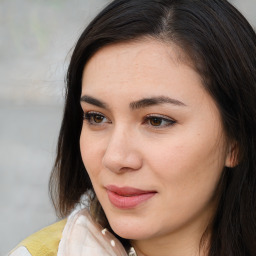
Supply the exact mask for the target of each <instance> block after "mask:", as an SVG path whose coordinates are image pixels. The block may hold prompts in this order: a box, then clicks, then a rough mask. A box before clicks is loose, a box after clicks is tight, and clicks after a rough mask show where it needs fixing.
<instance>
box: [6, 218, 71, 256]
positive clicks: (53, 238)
mask: <svg viewBox="0 0 256 256" xmlns="http://www.w3.org/2000/svg"><path fill="white" fill-rule="evenodd" d="M66 222H67V220H66V219H64V220H62V221H59V222H57V223H55V224H53V225H50V226H48V227H46V228H44V229H42V230H40V231H38V232H36V233H35V234H33V235H31V236H29V237H28V238H26V239H25V240H24V241H22V242H21V243H20V244H19V245H18V246H17V247H16V249H14V250H13V251H12V252H11V253H10V254H9V256H55V255H57V251H58V246H59V243H60V239H61V237H62V232H63V229H64V227H65V225H66Z"/></svg>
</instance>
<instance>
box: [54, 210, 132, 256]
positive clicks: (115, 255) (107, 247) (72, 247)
mask: <svg viewBox="0 0 256 256" xmlns="http://www.w3.org/2000/svg"><path fill="white" fill-rule="evenodd" d="M70 255H72V256H88V255H90V256H100V255H104V256H127V253H126V251H125V249H124V247H123V246H122V244H121V243H120V242H119V241H118V240H117V239H116V238H115V237H114V236H113V235H112V234H111V233H110V232H108V231H107V230H105V229H103V228H102V227H100V225H98V224H97V223H95V222H94V221H93V220H92V218H91V217H90V214H89V213H88V210H87V209H82V210H79V211H75V212H74V213H73V214H71V215H70V216H69V218H68V221H67V224H66V226H65V228H64V231H63V234H62V239H61V241H60V244H59V250H58V254H57V256H70Z"/></svg>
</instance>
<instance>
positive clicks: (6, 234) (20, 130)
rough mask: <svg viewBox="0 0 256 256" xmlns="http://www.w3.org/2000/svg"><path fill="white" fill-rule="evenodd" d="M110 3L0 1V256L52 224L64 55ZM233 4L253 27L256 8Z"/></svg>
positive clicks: (240, 0) (255, 0) (255, 2)
mask: <svg viewBox="0 0 256 256" xmlns="http://www.w3.org/2000/svg"><path fill="white" fill-rule="evenodd" d="M108 2H109V0H73V1H68V0H51V1H50V0H38V1H32V0H0V203H1V206H2V208H1V210H0V255H3V254H4V253H6V252H7V251H8V250H10V249H11V248H13V247H14V246H15V245H16V244H17V243H18V242H19V241H21V240H22V239H24V238H25V237H26V236H28V235H29V234H31V233H33V232H35V231H36V230H38V229H40V228H42V227H44V226H45V225H48V224H51V223H53V222H54V221H55V220H56V217H55V214H54V211H53V208H52V206H51V204H50V201H49V199H48V191H47V182H48V178H49V174H50V171H51V167H52V164H53V160H54V155H55V144H56V140H57V136H58V129H59V127H60V121H61V115H62V107H63V85H64V80H63V78H64V74H65V71H66V68H67V65H68V62H69V57H70V56H69V54H68V52H69V50H70V49H71V48H72V46H73V44H74V42H75V41H76V39H77V37H78V35H79V33H80V32H81V31H82V29H83V27H84V25H85V24H86V23H88V21H89V20H90V19H91V18H92V17H93V16H94V14H95V13H97V12H98V11H99V10H100V9H101V8H102V7H103V6H104V5H106V4H107V3H108ZM232 2H233V3H234V4H235V5H237V7H238V8H239V9H240V10H241V11H242V12H243V13H244V14H245V16H246V17H247V18H248V19H249V21H250V22H251V23H252V24H254V26H255V27H256V0H234V1H232Z"/></svg>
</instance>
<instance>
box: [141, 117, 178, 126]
mask: <svg viewBox="0 0 256 256" xmlns="http://www.w3.org/2000/svg"><path fill="white" fill-rule="evenodd" d="M151 118H158V119H161V120H163V121H165V122H167V124H164V125H159V126H154V125H150V124H147V125H148V126H150V127H151V128H153V129H161V128H165V127H169V126H172V125H174V124H175V123H177V121H176V120H175V119H173V118H171V117H168V116H166V115H160V114H149V115H147V116H146V117H145V118H144V122H143V123H144V124H146V122H148V121H149V120H150V119H151Z"/></svg>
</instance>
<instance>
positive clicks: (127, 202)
mask: <svg viewBox="0 0 256 256" xmlns="http://www.w3.org/2000/svg"><path fill="white" fill-rule="evenodd" d="M106 189H107V194H108V198H109V201H110V202H111V203H112V204H113V205H114V206H115V207H117V208H120V209H131V208H135V207H136V206H138V205H139V204H141V203H143V202H145V201H147V200H149V199H150V198H151V197H153V196H154V195H155V194H156V193H157V192H156V191H146V190H141V189H137V188H131V187H117V186H114V185H110V186H106Z"/></svg>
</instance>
